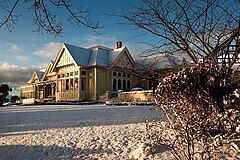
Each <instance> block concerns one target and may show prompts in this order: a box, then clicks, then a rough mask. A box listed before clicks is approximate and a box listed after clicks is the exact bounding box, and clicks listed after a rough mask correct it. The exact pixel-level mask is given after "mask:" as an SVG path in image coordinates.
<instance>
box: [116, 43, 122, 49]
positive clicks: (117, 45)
mask: <svg viewBox="0 0 240 160" xmlns="http://www.w3.org/2000/svg"><path fill="white" fill-rule="evenodd" d="M121 47H122V42H121V41H117V42H116V48H117V49H118V48H121Z"/></svg>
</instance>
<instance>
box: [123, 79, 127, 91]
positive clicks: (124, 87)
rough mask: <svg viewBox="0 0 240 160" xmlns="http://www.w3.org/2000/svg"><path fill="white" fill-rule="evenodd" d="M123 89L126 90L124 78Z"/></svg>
mask: <svg viewBox="0 0 240 160" xmlns="http://www.w3.org/2000/svg"><path fill="white" fill-rule="evenodd" d="M123 90H124V91H126V81H125V79H124V80H123Z"/></svg>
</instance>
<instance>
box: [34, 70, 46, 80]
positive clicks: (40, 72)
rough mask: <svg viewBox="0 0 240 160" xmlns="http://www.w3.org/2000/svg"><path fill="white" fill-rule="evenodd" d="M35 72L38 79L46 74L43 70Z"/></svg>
mask: <svg viewBox="0 0 240 160" xmlns="http://www.w3.org/2000/svg"><path fill="white" fill-rule="evenodd" d="M35 73H36V74H37V77H38V79H39V80H41V79H42V77H43V75H44V72H42V71H41V70H40V71H37V70H35Z"/></svg>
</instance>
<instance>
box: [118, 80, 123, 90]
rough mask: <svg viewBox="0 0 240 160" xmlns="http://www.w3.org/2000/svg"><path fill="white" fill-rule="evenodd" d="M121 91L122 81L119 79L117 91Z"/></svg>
mask: <svg viewBox="0 0 240 160" xmlns="http://www.w3.org/2000/svg"><path fill="white" fill-rule="evenodd" d="M121 89H122V81H121V79H119V80H118V90H121Z"/></svg>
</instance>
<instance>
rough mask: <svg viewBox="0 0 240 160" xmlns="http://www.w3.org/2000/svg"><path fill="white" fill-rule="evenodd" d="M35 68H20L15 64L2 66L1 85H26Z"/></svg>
mask: <svg viewBox="0 0 240 160" xmlns="http://www.w3.org/2000/svg"><path fill="white" fill-rule="evenodd" d="M34 69H36V68H33V67H29V68H26V67H19V66H17V65H14V64H8V63H2V64H0V83H7V82H8V83H25V82H27V81H28V80H29V79H30V78H31V75H32V73H33V70H34Z"/></svg>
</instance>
